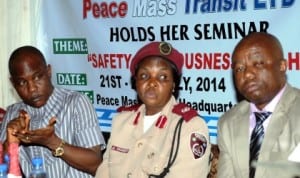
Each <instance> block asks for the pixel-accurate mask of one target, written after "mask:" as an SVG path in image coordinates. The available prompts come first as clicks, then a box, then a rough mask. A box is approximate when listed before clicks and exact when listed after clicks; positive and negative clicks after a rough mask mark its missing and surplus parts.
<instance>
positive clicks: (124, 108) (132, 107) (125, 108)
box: [117, 104, 141, 113]
mask: <svg viewBox="0 0 300 178" xmlns="http://www.w3.org/2000/svg"><path fill="white" fill-rule="evenodd" d="M140 106H141V104H134V105H124V106H121V107H119V108H117V112H119V113H121V112H135V111H137V110H138V109H139V107H140Z"/></svg>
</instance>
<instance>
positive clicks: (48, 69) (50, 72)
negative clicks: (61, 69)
mask: <svg viewBox="0 0 300 178" xmlns="http://www.w3.org/2000/svg"><path fill="white" fill-rule="evenodd" d="M51 74H52V69H51V65H50V64H48V65H47V75H48V76H49V77H50V78H51Z"/></svg>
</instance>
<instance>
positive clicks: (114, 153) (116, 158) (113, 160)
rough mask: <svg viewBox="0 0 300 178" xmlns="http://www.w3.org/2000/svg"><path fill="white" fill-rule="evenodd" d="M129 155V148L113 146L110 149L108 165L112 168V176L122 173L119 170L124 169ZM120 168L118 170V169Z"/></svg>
mask: <svg viewBox="0 0 300 178" xmlns="http://www.w3.org/2000/svg"><path fill="white" fill-rule="evenodd" d="M127 157H128V149H126V148H122V149H121V148H119V147H116V146H112V147H111V150H109V158H108V167H109V170H110V175H112V177H117V176H113V175H115V174H116V175H120V174H121V173H120V172H119V171H121V170H124V165H125V160H126V158H127ZM116 170H118V171H116Z"/></svg>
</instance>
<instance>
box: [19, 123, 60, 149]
mask: <svg viewBox="0 0 300 178" xmlns="http://www.w3.org/2000/svg"><path fill="white" fill-rule="evenodd" d="M55 123H56V118H55V117H52V118H51V119H50V120H49V124H48V125H47V126H46V127H44V128H40V129H36V130H26V131H25V132H23V133H22V134H18V138H19V139H21V140H22V141H23V142H26V143H34V144H39V145H43V146H46V147H48V144H50V143H51V139H55V138H56V137H57V136H56V135H55V129H54V124H55Z"/></svg>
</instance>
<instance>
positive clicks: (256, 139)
mask: <svg viewBox="0 0 300 178" xmlns="http://www.w3.org/2000/svg"><path fill="white" fill-rule="evenodd" d="M254 114H255V118H256V124H255V127H254V129H253V131H252V134H251V141H250V160H249V165H250V172H249V178H253V177H254V175H255V168H254V167H251V163H252V161H257V159H258V155H259V150H260V147H261V143H262V140H263V138H264V127H263V122H264V121H265V120H266V119H267V117H269V115H270V114H271V112H255V113H254Z"/></svg>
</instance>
